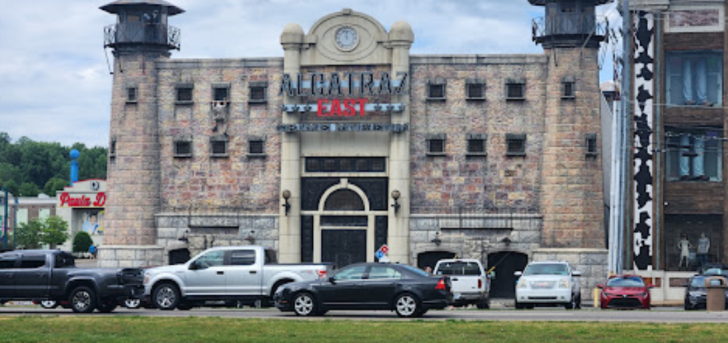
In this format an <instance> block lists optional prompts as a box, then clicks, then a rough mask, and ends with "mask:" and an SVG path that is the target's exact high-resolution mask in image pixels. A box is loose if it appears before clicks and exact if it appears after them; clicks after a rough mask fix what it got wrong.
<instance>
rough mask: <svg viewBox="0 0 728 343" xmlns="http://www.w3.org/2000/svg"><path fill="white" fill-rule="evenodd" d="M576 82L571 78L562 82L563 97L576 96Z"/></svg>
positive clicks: (570, 97) (571, 97)
mask: <svg viewBox="0 0 728 343" xmlns="http://www.w3.org/2000/svg"><path fill="white" fill-rule="evenodd" d="M575 86H576V82H575V81H574V80H573V79H571V78H569V79H564V81H562V82H561V98H562V99H574V98H575V97H576V88H575Z"/></svg>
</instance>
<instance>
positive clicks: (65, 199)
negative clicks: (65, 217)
mask: <svg viewBox="0 0 728 343" xmlns="http://www.w3.org/2000/svg"><path fill="white" fill-rule="evenodd" d="M105 204H106V193H104V192H99V193H97V194H96V200H95V201H94V202H93V206H92V204H91V198H88V197H86V196H85V195H82V196H80V197H72V196H71V195H69V194H68V193H66V192H64V193H62V194H61V207H63V206H67V207H102V206H104V205H105Z"/></svg>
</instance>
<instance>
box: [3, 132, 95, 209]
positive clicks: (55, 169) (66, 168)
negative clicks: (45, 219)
mask: <svg viewBox="0 0 728 343" xmlns="http://www.w3.org/2000/svg"><path fill="white" fill-rule="evenodd" d="M73 149H76V150H78V151H79V152H80V153H81V156H80V157H79V158H78V167H79V173H78V174H79V175H78V179H79V180H86V179H106V156H107V153H108V151H107V149H106V148H104V147H99V146H95V147H91V148H89V147H86V145H85V144H83V143H74V144H73V145H72V146H70V147H69V146H63V145H61V144H60V143H57V142H37V141H34V140H32V139H30V138H28V137H21V138H20V139H18V140H17V141H15V142H13V141H12V139H11V138H10V135H9V134H8V133H6V132H0V188H2V187H3V186H4V187H5V188H7V189H8V191H9V192H10V193H12V194H13V195H16V196H23V197H35V196H38V194H40V193H45V194H47V195H50V196H51V197H53V196H55V195H56V191H59V190H63V187H65V186H68V185H69V184H70V171H71V157H70V156H69V154H70V152H71V150H73Z"/></svg>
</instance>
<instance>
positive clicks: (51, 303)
mask: <svg viewBox="0 0 728 343" xmlns="http://www.w3.org/2000/svg"><path fill="white" fill-rule="evenodd" d="M40 307H42V308H44V309H47V310H52V309H54V308H56V307H58V302H56V301H55V300H43V301H41V302H40Z"/></svg>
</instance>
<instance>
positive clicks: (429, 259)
mask: <svg viewBox="0 0 728 343" xmlns="http://www.w3.org/2000/svg"><path fill="white" fill-rule="evenodd" d="M453 257H455V253H454V252H449V251H427V252H423V253H419V254H417V268H420V269H422V270H424V269H425V268H427V267H430V268H432V269H433V270H434V269H435V265H437V261H439V260H444V259H449V258H453Z"/></svg>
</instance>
